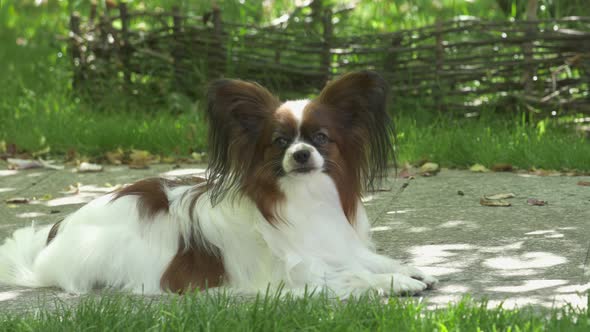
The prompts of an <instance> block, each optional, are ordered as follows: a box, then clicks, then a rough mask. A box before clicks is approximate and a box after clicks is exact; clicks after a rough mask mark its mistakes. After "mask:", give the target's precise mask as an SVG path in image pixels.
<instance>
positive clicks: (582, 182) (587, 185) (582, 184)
mask: <svg viewBox="0 0 590 332" xmlns="http://www.w3.org/2000/svg"><path fill="white" fill-rule="evenodd" d="M578 186H584V187H590V181H578Z"/></svg>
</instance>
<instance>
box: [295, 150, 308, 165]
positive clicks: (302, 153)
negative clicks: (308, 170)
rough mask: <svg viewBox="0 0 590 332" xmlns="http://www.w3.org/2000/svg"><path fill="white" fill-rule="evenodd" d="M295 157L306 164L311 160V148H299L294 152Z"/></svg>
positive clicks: (297, 160)
mask: <svg viewBox="0 0 590 332" xmlns="http://www.w3.org/2000/svg"><path fill="white" fill-rule="evenodd" d="M293 159H295V161H296V162H298V163H300V164H305V163H306V162H307V161H308V160H309V150H299V151H296V152H295V153H293Z"/></svg>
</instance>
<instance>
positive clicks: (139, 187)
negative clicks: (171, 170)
mask: <svg viewBox="0 0 590 332" xmlns="http://www.w3.org/2000/svg"><path fill="white" fill-rule="evenodd" d="M204 182H206V180H205V179H204V178H201V177H185V178H178V179H164V178H151V179H145V180H141V181H137V182H135V183H133V184H131V185H129V186H127V187H125V188H122V189H120V190H118V191H117V192H115V195H114V197H113V199H112V201H115V200H117V199H119V198H121V197H125V196H137V210H138V211H139V215H140V216H141V217H142V218H148V219H151V218H153V217H154V216H156V215H157V214H158V213H167V212H168V210H169V208H170V202H169V201H168V195H167V194H166V191H165V190H164V187H176V186H182V185H196V184H199V183H204Z"/></svg>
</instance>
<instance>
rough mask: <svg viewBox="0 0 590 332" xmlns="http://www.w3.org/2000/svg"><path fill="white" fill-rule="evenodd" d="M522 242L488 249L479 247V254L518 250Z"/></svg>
mask: <svg viewBox="0 0 590 332" xmlns="http://www.w3.org/2000/svg"><path fill="white" fill-rule="evenodd" d="M523 244H524V241H518V242H514V243H510V244H507V245H505V246H489V247H480V248H478V250H479V251H481V252H488V253H501V252H506V251H509V250H520V249H521V248H522V245H523Z"/></svg>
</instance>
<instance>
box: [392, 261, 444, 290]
mask: <svg viewBox="0 0 590 332" xmlns="http://www.w3.org/2000/svg"><path fill="white" fill-rule="evenodd" d="M400 272H401V273H403V274H405V275H407V276H409V277H411V278H412V279H416V280H420V281H421V282H423V283H425V284H426V285H427V286H428V289H432V288H434V286H435V285H436V284H438V280H437V279H436V278H435V277H433V276H431V275H429V274H426V273H424V272H422V270H420V269H418V268H415V267H413V266H408V265H406V266H404V268H403V270H402V271H400Z"/></svg>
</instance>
